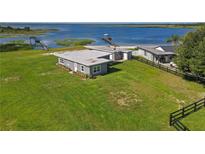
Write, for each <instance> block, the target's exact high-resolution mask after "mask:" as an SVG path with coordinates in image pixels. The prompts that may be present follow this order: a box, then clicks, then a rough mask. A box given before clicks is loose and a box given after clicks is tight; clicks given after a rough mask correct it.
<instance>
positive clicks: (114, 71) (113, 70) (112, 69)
mask: <svg viewBox="0 0 205 154" xmlns="http://www.w3.org/2000/svg"><path fill="white" fill-rule="evenodd" d="M119 71H121V69H119V68H115V67H109V68H108V73H109V74H110V73H116V72H119Z"/></svg>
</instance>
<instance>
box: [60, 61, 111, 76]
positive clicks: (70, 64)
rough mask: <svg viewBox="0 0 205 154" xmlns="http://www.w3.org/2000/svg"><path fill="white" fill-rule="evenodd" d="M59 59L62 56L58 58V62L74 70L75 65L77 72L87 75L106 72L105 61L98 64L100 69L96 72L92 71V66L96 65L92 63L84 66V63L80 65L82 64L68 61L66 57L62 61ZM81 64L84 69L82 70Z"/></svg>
mask: <svg viewBox="0 0 205 154" xmlns="http://www.w3.org/2000/svg"><path fill="white" fill-rule="evenodd" d="M61 59H62V58H58V63H59V64H61V65H63V66H65V67H67V68H69V69H71V70H72V71H75V67H74V66H75V65H76V66H77V72H81V73H84V74H87V75H89V76H95V75H100V74H106V73H107V67H108V66H107V63H103V64H99V65H100V67H101V71H100V72H97V73H94V72H93V67H94V66H97V65H94V66H85V65H82V64H79V63H75V62H72V61H69V60H66V59H63V63H62V62H61ZM82 66H83V68H84V71H82V69H81V68H82Z"/></svg>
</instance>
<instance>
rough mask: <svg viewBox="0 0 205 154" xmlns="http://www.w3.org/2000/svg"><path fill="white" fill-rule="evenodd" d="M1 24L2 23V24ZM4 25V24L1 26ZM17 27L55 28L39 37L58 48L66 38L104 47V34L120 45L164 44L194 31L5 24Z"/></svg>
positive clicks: (4, 40)
mask: <svg viewBox="0 0 205 154" xmlns="http://www.w3.org/2000/svg"><path fill="white" fill-rule="evenodd" d="M0 24H1V23H0ZM1 25H2V24H1ZM3 25H10V26H16V27H24V26H30V27H31V28H55V29H59V31H57V32H50V33H47V34H44V35H41V36H38V38H40V39H41V40H42V41H43V42H44V43H46V44H47V45H48V46H49V47H57V45H56V44H55V40H57V39H64V38H90V39H94V40H95V41H96V42H95V43H93V44H95V45H104V44H105V43H104V42H103V41H102V40H101V38H102V37H103V34H104V33H108V34H110V35H111V36H112V37H113V41H114V42H115V43H117V44H119V45H136V44H164V43H166V41H165V40H166V39H167V38H168V37H170V36H171V35H173V34H178V35H180V36H183V35H184V34H186V33H187V32H190V31H192V29H186V28H132V27H125V26H124V27H121V26H118V25H114V26H113V25H109V24H53V23H52V24H51V23H50V24H44V23H42V24H33V23H21V24H15V23H10V24H5V23H4V24H3ZM17 39H25V40H28V36H21V37H17V38H0V43H5V42H7V41H10V40H17Z"/></svg>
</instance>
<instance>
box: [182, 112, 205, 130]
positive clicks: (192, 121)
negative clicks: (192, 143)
mask: <svg viewBox="0 0 205 154" xmlns="http://www.w3.org/2000/svg"><path fill="white" fill-rule="evenodd" d="M204 117H205V108H203V109H201V110H199V111H197V112H194V113H192V114H190V115H189V116H187V117H186V118H184V119H183V120H182V122H183V124H184V125H186V126H187V127H188V128H189V129H191V130H197V131H205V120H204Z"/></svg>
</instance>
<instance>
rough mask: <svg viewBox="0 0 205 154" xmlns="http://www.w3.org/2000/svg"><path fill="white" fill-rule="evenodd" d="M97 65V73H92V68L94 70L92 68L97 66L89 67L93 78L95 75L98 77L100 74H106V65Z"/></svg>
mask: <svg viewBox="0 0 205 154" xmlns="http://www.w3.org/2000/svg"><path fill="white" fill-rule="evenodd" d="M99 65H100V66H101V71H100V72H97V73H94V72H93V68H94V66H97V65H94V66H91V67H90V75H92V76H95V75H100V74H106V73H107V68H108V66H107V63H104V64H99Z"/></svg>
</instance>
